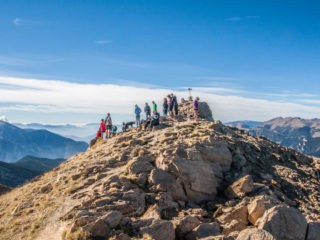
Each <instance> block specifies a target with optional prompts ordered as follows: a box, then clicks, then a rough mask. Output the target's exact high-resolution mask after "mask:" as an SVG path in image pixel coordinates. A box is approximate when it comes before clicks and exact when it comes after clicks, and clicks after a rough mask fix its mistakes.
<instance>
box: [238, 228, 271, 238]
mask: <svg viewBox="0 0 320 240" xmlns="http://www.w3.org/2000/svg"><path fill="white" fill-rule="evenodd" d="M236 240H276V239H275V238H274V237H273V236H272V235H271V234H270V233H269V232H267V231H265V230H263V229H258V228H247V229H245V230H243V231H241V232H240V234H239V236H238V237H237V239H236Z"/></svg>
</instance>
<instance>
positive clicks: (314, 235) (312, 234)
mask: <svg viewBox="0 0 320 240" xmlns="http://www.w3.org/2000/svg"><path fill="white" fill-rule="evenodd" d="M319 238H320V222H311V223H309V225H308V232H307V237H306V240H318V239H319Z"/></svg>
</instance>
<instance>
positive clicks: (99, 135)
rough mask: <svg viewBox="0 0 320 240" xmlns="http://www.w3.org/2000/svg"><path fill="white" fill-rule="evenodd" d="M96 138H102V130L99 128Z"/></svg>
mask: <svg viewBox="0 0 320 240" xmlns="http://www.w3.org/2000/svg"><path fill="white" fill-rule="evenodd" d="M96 138H101V130H100V128H99V130H98V131H97V134H96Z"/></svg>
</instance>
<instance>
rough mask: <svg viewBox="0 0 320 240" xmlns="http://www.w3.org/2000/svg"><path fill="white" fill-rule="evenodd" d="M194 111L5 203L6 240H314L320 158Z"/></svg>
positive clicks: (104, 149)
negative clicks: (196, 119)
mask: <svg viewBox="0 0 320 240" xmlns="http://www.w3.org/2000/svg"><path fill="white" fill-rule="evenodd" d="M201 104H202V105H203V108H202V107H201V108H200V109H206V110H201V112H200V114H199V115H200V116H201V117H202V119H201V120H200V122H199V123H195V122H193V121H190V120H189V118H190V117H192V110H191V107H192V105H191V104H190V105H189V104H187V105H180V106H179V110H180V113H181V115H180V116H179V117H177V119H176V120H170V119H168V118H162V119H161V125H160V126H157V127H156V128H155V129H154V130H153V131H149V130H144V129H143V128H142V127H139V128H132V129H130V130H129V131H128V132H124V133H120V134H119V135H117V136H116V137H114V138H112V139H110V140H101V139H100V140H98V141H96V142H95V144H93V145H92V146H91V147H90V148H89V149H88V150H87V151H86V152H84V153H79V154H77V155H75V156H73V157H71V158H70V159H68V160H67V161H65V162H63V163H62V164H61V165H60V166H59V167H57V168H55V169H54V170H51V171H49V172H47V173H45V174H44V175H42V176H40V177H37V178H36V179H34V180H33V181H32V182H30V183H28V184H26V185H23V186H21V187H19V188H16V189H13V190H11V191H10V192H8V193H5V194H3V195H2V196H0V239H45V240H50V239H65V240H73V239H79V240H80V239H118V240H126V239H156V240H173V239H187V240H192V239H206V240H209V239H212V240H234V239H236V240H249V239H256V240H274V239H276V240H300V239H301V240H305V239H307V240H316V239H319V238H318V237H319V236H320V191H319V190H320V182H319V177H320V160H319V159H317V158H311V157H308V156H305V155H302V154H300V153H298V152H296V151H294V150H292V149H289V148H286V147H282V146H281V145H279V144H276V143H273V142H271V141H269V140H268V139H266V138H264V137H254V136H250V135H248V134H247V133H246V132H245V131H241V130H236V129H234V130H233V129H232V128H230V127H227V126H224V125H223V124H221V123H220V122H219V121H210V120H212V116H211V111H210V112H209V111H208V110H207V109H208V108H206V107H205V105H206V104H205V103H201Z"/></svg>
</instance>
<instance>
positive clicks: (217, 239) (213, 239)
mask: <svg viewBox="0 0 320 240" xmlns="http://www.w3.org/2000/svg"><path fill="white" fill-rule="evenodd" d="M199 240H234V238H233V237H231V236H225V235H218V236H211V237H206V238H200V239H199Z"/></svg>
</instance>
